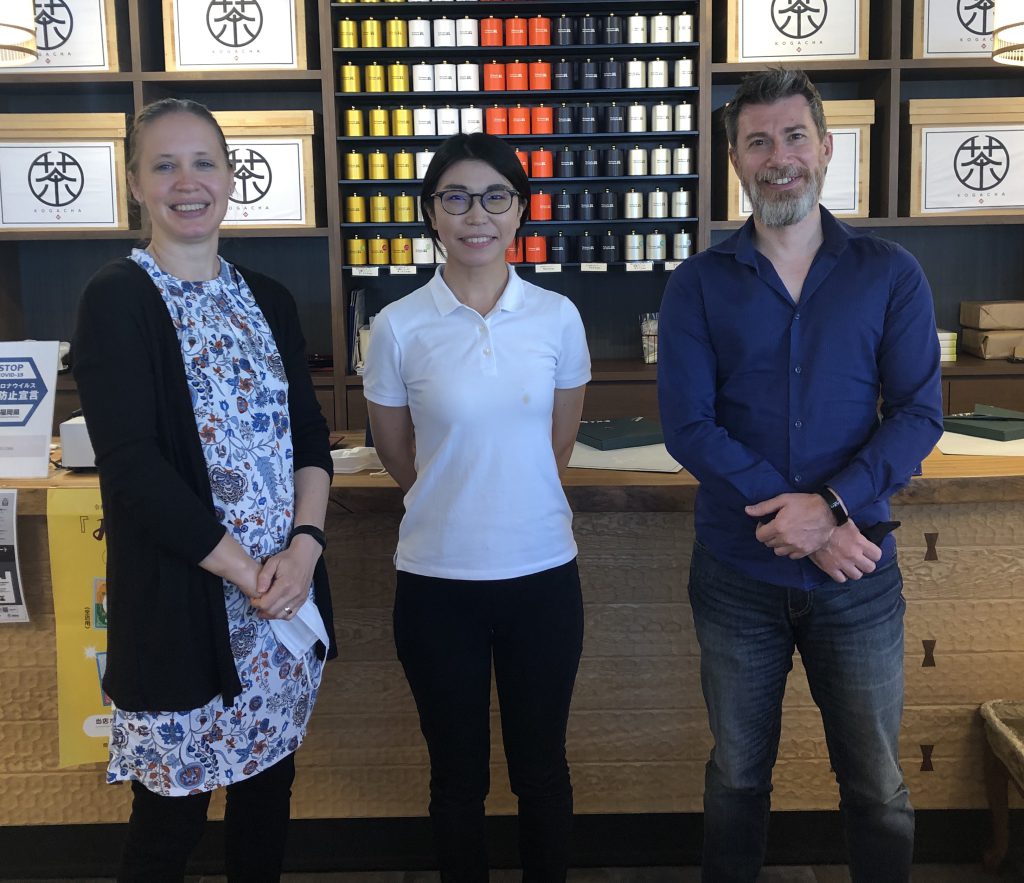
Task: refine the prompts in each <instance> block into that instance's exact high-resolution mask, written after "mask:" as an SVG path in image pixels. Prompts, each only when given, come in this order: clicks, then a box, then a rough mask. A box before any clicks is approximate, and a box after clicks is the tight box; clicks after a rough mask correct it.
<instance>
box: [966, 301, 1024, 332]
mask: <svg viewBox="0 0 1024 883" xmlns="http://www.w3.org/2000/svg"><path fill="white" fill-rule="evenodd" d="M960 324H961V325H965V326H966V327H968V328H981V329H985V330H998V329H1007V328H1009V329H1018V328H1024V300H994V301H993V300H962V301H960Z"/></svg>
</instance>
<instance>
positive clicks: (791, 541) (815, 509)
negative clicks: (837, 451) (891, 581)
mask: <svg viewBox="0 0 1024 883" xmlns="http://www.w3.org/2000/svg"><path fill="white" fill-rule="evenodd" d="M744 511H745V512H746V513H747V515H750V516H751V517H753V518H758V519H765V518H771V520H770V521H764V520H762V521H761V522H760V523H759V524H758V526H757V529H756V530H755V531H754V536H755V537H757V539H758V541H759V542H761V543H764V545H765V546H767V547H768V548H769V549H773V550H774V551H775V554H776V555H779V556H782V555H785V556H786V557H788V558H793V559H797V558H810V559H811V561H813V562H814V563H815V564H816V565H817V566H818V567H819V568H820V569H821V570H823V571H824V572H825V574H827V575H828V577H829V579H831V580H833V581H834V582H837V583H844V582H846V581H847V580H848V579H853V580H856V579H860V578H861V577H862V576H864V575H865V574H868V573H872V572H874V569H875V564H876V563H877V562H878V561H879V560H880V559H881V557H882V550H881V549H880V548H879V547H878V546H876V545H875V544H874V543H873V542H871V541H870V540H869V539H867V538H866V537H865V536H864V535H863V534H862V533H861V532H860V530H859V529H858V528H857V525H855V524H854V523H853V521H852V520H850V521H847V522H846V524H844V525H842V526H841V527H836V523H835V519H834V518H833V517H832V513H831V512H830V511H829V508H828V506H827V505H826V503H825V501H824V500H823V499H822V498H821V497H820V496H818V495H817V494H779V495H778V496H777V497H772V498H771V499H769V500H763V501H762V502H760V503H757V504H755V505H753V506H747V507H746V508H745V510H744Z"/></svg>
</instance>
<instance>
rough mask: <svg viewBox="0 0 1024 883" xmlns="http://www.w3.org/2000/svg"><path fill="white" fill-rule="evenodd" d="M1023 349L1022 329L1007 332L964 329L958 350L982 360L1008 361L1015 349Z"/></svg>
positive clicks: (1023, 331) (1023, 337)
mask: <svg viewBox="0 0 1024 883" xmlns="http://www.w3.org/2000/svg"><path fill="white" fill-rule="evenodd" d="M1018 346H1021V347H1024V329H1017V330H1007V331H979V330H978V329H976V328H964V329H963V331H962V332H961V340H960V349H961V350H963V351H964V352H965V353H970V354H971V355H972V356H979V357H980V358H982V359H1008V358H1009V357H1010V356H1012V355H1013V351H1014V349H1015V348H1016V347H1018Z"/></svg>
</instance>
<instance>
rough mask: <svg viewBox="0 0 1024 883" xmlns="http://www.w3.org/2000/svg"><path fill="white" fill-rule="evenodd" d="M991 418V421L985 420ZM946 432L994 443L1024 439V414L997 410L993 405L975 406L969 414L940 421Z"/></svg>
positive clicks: (954, 415) (956, 415) (1005, 409)
mask: <svg viewBox="0 0 1024 883" xmlns="http://www.w3.org/2000/svg"><path fill="white" fill-rule="evenodd" d="M986 418H992V419H986ZM942 426H943V428H944V429H945V430H946V432H959V433H960V434H961V435H975V436H978V437H979V438H992V439H995V440H996V441H1013V439H1015V438H1024V412H1022V411H1011V410H1010V409H1009V408H997V407H995V406H994V405H975V406H974V411H973V412H972V413H971V414H970V415H967V414H950V415H949V416H948V417H944V418H943V420H942Z"/></svg>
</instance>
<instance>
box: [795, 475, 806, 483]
mask: <svg viewBox="0 0 1024 883" xmlns="http://www.w3.org/2000/svg"><path fill="white" fill-rule="evenodd" d="M803 480H804V477H803V476H802V475H794V476H793V484H800V482H801V481H803Z"/></svg>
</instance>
